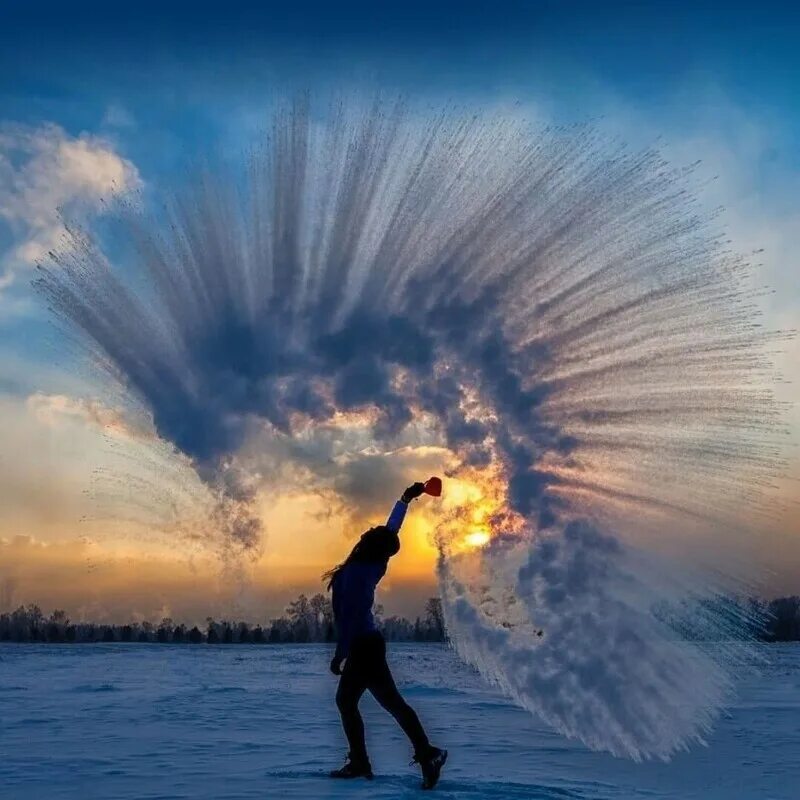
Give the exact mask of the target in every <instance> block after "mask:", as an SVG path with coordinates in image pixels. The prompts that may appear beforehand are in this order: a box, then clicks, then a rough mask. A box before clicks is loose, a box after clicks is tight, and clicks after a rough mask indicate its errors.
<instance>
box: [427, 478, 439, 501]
mask: <svg viewBox="0 0 800 800" xmlns="http://www.w3.org/2000/svg"><path fill="white" fill-rule="evenodd" d="M423 491H424V492H425V494H429V495H431V497H440V496H441V494H442V479H441V478H437V477H436V476H434V477H433V478H428V480H426V481H425V488H424V490H423Z"/></svg>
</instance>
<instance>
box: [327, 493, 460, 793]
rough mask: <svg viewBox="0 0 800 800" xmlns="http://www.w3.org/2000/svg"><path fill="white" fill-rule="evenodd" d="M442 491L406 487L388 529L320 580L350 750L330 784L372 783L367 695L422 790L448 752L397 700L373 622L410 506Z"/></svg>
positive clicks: (364, 539) (371, 534)
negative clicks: (384, 716) (383, 714)
mask: <svg viewBox="0 0 800 800" xmlns="http://www.w3.org/2000/svg"><path fill="white" fill-rule="evenodd" d="M441 488H442V482H441V480H439V478H431V479H430V480H429V481H428V482H427V483H425V484H422V483H415V484H413V485H412V486H409V487H408V489H406V490H405V491H404V492H403V495H402V496H401V498H400V499H399V500H398V501H397V502H396V503H395V505H394V508H393V509H392V513H391V514H390V515H389V519H388V520H387V521H386V524H385V525H379V526H378V527H376V528H370V529H369V530H368V531H367V532H366V533H364V534H363V535H362V536H361V539H359V541H358V544H356V546H355V547H354V548H353V550H352V551H351V553H350V555H349V556H347V558H346V559H345V560H344V561H343V562H342V563H341V564H339V565H338V566H337V567H334V568H333V569H332V570H331V571H330V572H327V573H326V574H325V576H324V577H325V578H326V579H327V580H328V588H329V589H330V590H332V592H333V614H334V618H335V620H336V629H337V633H338V642H337V645H336V653H335V655H334V657H333V660H332V661H331V672H332V673H333V674H334V675H340V676H341V677H340V679H339V688H338V690H337V692H336V705H337V706H338V707H339V713H340V714H341V716H342V727H343V728H344V732H345V736H347V741H348V744H349V746H350V752H349V753H348V757H347V761H346V762H345V765H344V766H343V767H342V768H341V769H337V770H334V771H333V772H331V777H332V778H368V779H371V778H372V767H371V766H370V763H369V758H368V757H367V748H366V744H365V741H364V722H363V720H362V719H361V714H360V713H359V711H358V702H359V700H360V699H361V696H362V695H363V694H364V692H365V690H367V689H369V691H370V692H371V693H372V696H373V697H374V698H375V699H376V700H377V701H378V702H379V703H380V704H381V705H382V706H383V707H384V708H385V709H386V710H387V711H388V712H389V713H390V714H391V715H392V716H393V717H394V718H395V719H396V720H397V722H398V724H399V725H400V727H401V728H402V729H403V731H404V732H405V734H406V736H408V738H409V739H410V740H411V744H412V745H413V747H414V762H412V763H418V764H419V765H420V767H421V769H422V788H423V789H433V787H434V786H435V785H436V782H437V781H438V780H439V773H440V772H441V770H442V767H443V766H444V762H445V761H446V759H447V751H446V750H440V749H439V748H438V747H433V746H432V745H431V743H430V742H429V741H428V737H427V735H426V734H425V731H424V730H423V728H422V725H421V723H420V721H419V718H418V717H417V715H416V712H415V711H414V709H413V708H411V706H409V705H408V703H406V701H405V700H403V698H402V697H401V696H400V692H399V691H398V690H397V686H395V683H394V679H393V678H392V673H391V671H390V670H389V665H388V664H387V663H386V643H385V642H384V639H383V636H381V634H380V632H379V631H378V629H377V628H376V627H375V620H374V618H373V616H372V604H373V602H374V600H375V587H376V586H377V585H378V582H379V581H380V579H381V578H382V577H383V576H384V575H385V574H386V567H387V565H388V563H389V559H390V558H391V557H392V556H393V555H395V554H396V553H397V552H398V550H400V537H399V535H398V534H399V532H400V526H401V525H402V524H403V519H404V518H405V515H406V511H407V510H408V504H409V503H410V502H411V501H412V500H414V499H416V498H417V497H419V496H420V495H421V494H423V493H425V492H427V493H428V494H433V495H439V494H441ZM342 662H344V668H342Z"/></svg>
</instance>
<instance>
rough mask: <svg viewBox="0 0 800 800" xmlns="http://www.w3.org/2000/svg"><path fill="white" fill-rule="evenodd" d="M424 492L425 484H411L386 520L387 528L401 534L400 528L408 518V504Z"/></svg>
mask: <svg viewBox="0 0 800 800" xmlns="http://www.w3.org/2000/svg"><path fill="white" fill-rule="evenodd" d="M424 490H425V484H424V483H419V482H417V483H413V484H411V486H409V487H408V488H407V489H406V490H405V491H404V492H403V494H402V495H401V496H400V499H399V500H398V501H397V502H396V503H395V504H394V508H393V509H392V513H391V514H389V519H387V520H386V527H387V528H388V529H389V530H390V531H394V532H395V533H400V527H401V526H402V524H403V520H404V519H405V518H406V511H408V504H409V503H410V502H411V501H412V500H414V499H415V498H417V497H419V496H420V495H421V494H422V493H423V491H424Z"/></svg>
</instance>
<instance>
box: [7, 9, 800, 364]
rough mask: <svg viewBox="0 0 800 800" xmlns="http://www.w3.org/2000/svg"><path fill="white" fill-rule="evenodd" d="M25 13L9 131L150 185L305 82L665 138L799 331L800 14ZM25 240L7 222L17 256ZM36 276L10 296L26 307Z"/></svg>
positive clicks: (775, 307) (236, 142)
mask: <svg viewBox="0 0 800 800" xmlns="http://www.w3.org/2000/svg"><path fill="white" fill-rule="evenodd" d="M9 6H10V9H9V8H7V9H6V12H5V14H4V24H3V26H2V29H0V120H2V121H3V122H4V123H6V124H8V123H17V124H24V125H26V126H29V127H36V126H41V125H44V124H47V123H53V124H56V125H58V126H60V127H61V128H63V130H64V131H65V134H66V135H68V136H73V137H76V136H79V135H80V134H81V133H86V134H90V135H95V136H97V137H102V138H103V139H105V140H106V141H108V142H110V143H112V145H113V149H114V151H115V152H117V153H119V155H120V156H122V157H124V158H126V159H129V160H130V162H131V163H132V164H133V165H135V168H136V170H137V171H138V174H139V175H140V176H141V179H142V180H143V181H144V182H145V183H147V184H157V183H158V182H159V181H166V180H168V178H169V175H170V174H172V173H174V172H179V171H181V170H182V169H183V167H184V166H185V164H186V161H187V160H188V159H189V158H191V156H192V154H194V153H198V152H201V153H202V152H204V151H205V150H207V149H209V148H210V147H220V146H221V147H223V148H224V147H231V148H233V149H234V150H236V149H238V148H239V147H241V146H244V145H245V144H246V142H247V141H248V139H249V137H250V136H251V135H252V133H253V131H254V130H255V129H256V128H257V127H258V126H259V125H260V124H261V122H262V120H263V118H264V114H263V111H264V108H265V106H266V105H267V104H268V103H269V101H270V98H272V97H274V96H275V94H276V93H277V92H280V91H285V89H286V87H287V86H300V87H307V86H313V87H319V86H322V87H331V88H339V87H341V86H342V85H345V86H352V85H361V86H364V85H366V86H369V87H374V86H380V87H383V88H390V89H396V90H399V91H403V92H407V93H408V94H410V95H412V96H414V97H419V96H430V97H432V98H436V99H439V98H446V99H448V100H453V101H455V102H459V103H465V104H471V103H472V104H475V105H478V106H487V105H491V106H496V105H499V106H506V107H513V106H514V105H515V104H519V105H520V106H521V107H522V108H523V110H524V112H525V113H530V114H531V115H532V116H535V117H538V118H541V119H543V120H546V121H548V122H554V123H556V124H560V123H569V122H571V121H574V120H586V119H591V120H595V121H596V122H597V123H598V124H599V125H601V126H606V127H607V128H608V129H609V130H610V131H611V132H612V133H614V134H617V135H620V136H622V137H623V138H625V139H627V140H629V141H632V142H633V143H636V144H639V143H641V144H650V143H653V142H655V141H658V142H659V144H660V145H661V146H664V147H666V148H667V152H668V154H669V155H671V156H673V157H674V158H675V159H676V160H677V161H678V162H681V161H683V162H684V163H691V162H693V161H695V160H697V159H702V160H703V161H704V163H705V167H704V169H705V170H706V172H707V174H708V176H709V177H714V178H716V183H715V185H714V186H713V188H712V189H711V190H710V191H709V192H708V193H707V200H708V201H709V203H710V204H717V203H720V204H723V205H725V206H726V207H728V208H729V209H730V218H729V220H728V221H729V225H731V227H734V228H737V229H738V232H739V234H740V236H741V240H742V241H741V246H742V247H743V248H744V249H747V248H750V247H753V248H756V247H758V246H763V247H765V248H767V249H768V252H767V254H766V256H765V260H766V267H765V270H764V278H765V281H766V282H768V283H769V284H770V285H772V286H773V287H774V288H776V289H777V293H776V295H775V297H773V298H772V299H770V300H768V301H766V310H767V311H768V312H769V313H773V312H774V314H775V316H776V322H777V323H778V324H780V325H781V326H784V327H785V326H787V324H788V322H787V318H788V317H789V316H792V315H794V316H795V317H796V316H797V307H798V303H800V288H798V285H797V283H798V282H797V277H796V276H797V271H798V268H797V266H796V265H795V264H790V263H786V257H787V256H791V254H792V252H793V250H794V248H793V247H792V244H793V243H792V242H791V241H787V237H789V238H791V228H792V227H793V225H794V223H795V221H796V219H797V215H798V213H800V208H799V207H800V201H799V200H798V199H797V198H798V193H797V191H796V189H797V185H798V175H800V144H799V143H800V104H798V103H797V102H796V92H797V85H798V75H800V56H799V55H798V51H797V47H796V41H797V34H798V33H799V32H800V10H798V8H797V7H796V6H795V5H793V4H784V3H774V2H766V3H758V4H753V3H748V4H742V3H730V4H726V6H725V8H724V10H721V9H720V7H719V4H717V3H711V2H700V3H665V2H664V3H634V2H626V3H603V4H598V3H593V2H571V3H559V2H538V3H537V2H511V3H503V4H499V5H498V4H492V3H458V4H448V3H435V2H433V3H430V2H429V3H419V2H412V3H404V4H402V5H397V6H393V7H392V8H388V7H384V6H381V7H378V6H376V5H375V4H372V3H353V2H345V3H337V4H336V5H335V6H331V5H329V4H320V5H317V4H314V3H306V4H302V3H301V4H296V5H287V4H272V3H266V4H243V3H238V2H233V3H225V4H218V3H213V4H211V3H206V4H204V3H186V2H172V3H168V4H161V3H151V2H144V3H139V4H136V5H135V6H128V7H121V6H120V5H119V4H115V5H111V4H107V3H95V2H84V3H81V4H78V5H77V7H76V6H75V5H74V4H69V5H66V4H60V3H21V2H12V3H10V4H9ZM765 227H768V228H769V230H768V231H765V232H764V238H765V239H766V240H767V241H761V242H759V234H760V233H761V232H762V231H763V229H764V228H765ZM14 236H19V231H16V232H12V231H11V230H10V228H9V223H8V220H4V219H3V218H2V216H0V248H4V249H6V250H8V248H9V247H11V246H12V244H13V237H14ZM794 244H796V238H795V240H794ZM19 277H20V278H22V280H16V279H15V285H14V286H13V287H12V289H11V291H10V292H9V291H6V292H5V294H6V296H8V295H9V294H10V295H16V296H17V297H20V296H22V295H24V294H25V290H24V288H23V285H24V284H25V280H24V274H23V275H21V276H19ZM29 310H31V312H32V313H33V310H32V309H29ZM4 316H5V317H6V318H5V321H4V330H5V332H6V340H5V342H4V343H3V344H4V345H5V348H4V349H7V346H8V338H7V337H8V335H10V334H12V331H10V330H9V325H11V327H12V328H14V329H16V328H18V327H19V326H20V325H21V326H22V327H23V329H24V330H25V333H26V341H25V346H26V347H28V346H31V345H33V343H34V341H35V332H32V331H31V330H30V328H29V326H27V325H26V324H25V320H24V319H23V318H21V317H20V316H19V315H14V320H13V323H12V322H11V321H10V320H9V319H8V315H7V314H6V315H4ZM23 317H24V315H23ZM790 321H791V320H789V322H790ZM0 324H2V323H0ZM789 326H790V327H791V325H789ZM32 333H33V335H34V338H33V339H31V338H29V337H30V336H31V335H32Z"/></svg>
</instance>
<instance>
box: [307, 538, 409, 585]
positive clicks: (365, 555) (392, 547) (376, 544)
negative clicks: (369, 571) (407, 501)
mask: <svg viewBox="0 0 800 800" xmlns="http://www.w3.org/2000/svg"><path fill="white" fill-rule="evenodd" d="M398 550H400V537H399V536H398V535H397V531H393V530H392V529H391V528H387V527H386V526H385V525H378V526H377V527H375V528H370V529H369V530H368V531H366V532H364V533H362V534H361V538H360V539H359V540H358V541H357V542H356V544H355V547H353V549H352V550H351V551H350V555H348V556H347V558H346V559H345V560H344V561H342V562H341V563H340V564H337V565H336V566H335V567H333V569H329V570H328V571H327V572H323V573H322V580H323V581H327V588H328V590H329V591H330V589H331V588H333V582H334V581H335V580H336V576H337V575H338V574H339V573H340V572H341V571H342V570H343V569H344V567H346V566H347V565H348V564H352V563H353V562H361V563H362V564H367V563H381V562H386V561H388V560H389V559H390V558H391V557H392V556H393V555H395V554H396V553H397V551H398Z"/></svg>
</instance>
